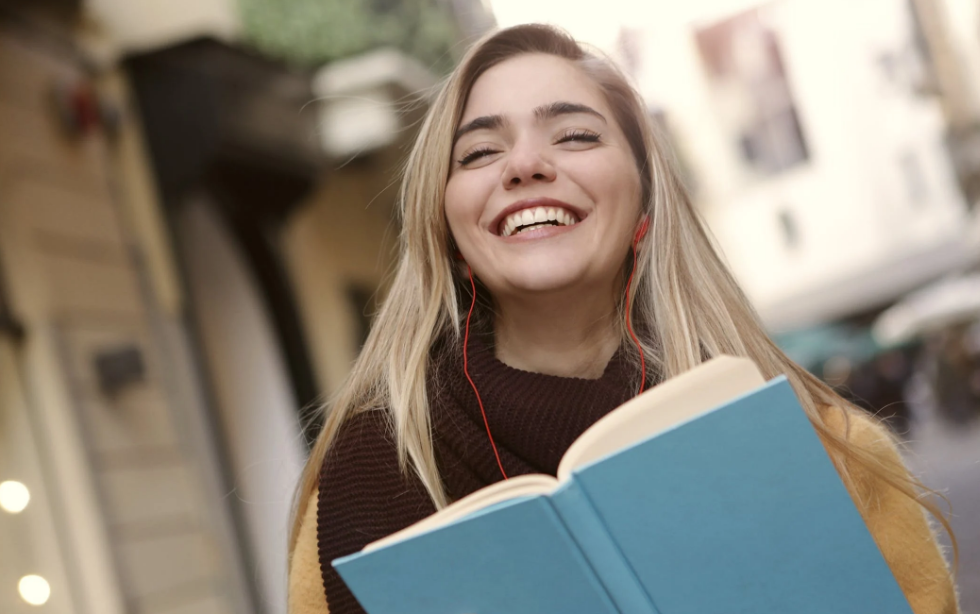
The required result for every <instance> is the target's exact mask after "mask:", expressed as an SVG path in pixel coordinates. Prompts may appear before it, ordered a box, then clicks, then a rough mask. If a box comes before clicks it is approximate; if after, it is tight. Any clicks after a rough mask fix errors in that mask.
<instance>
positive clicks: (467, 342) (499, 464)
mask: <svg viewBox="0 0 980 614" xmlns="http://www.w3.org/2000/svg"><path fill="white" fill-rule="evenodd" d="M466 271H467V272H468V273H469V275H470V287H471V288H472V289H473V300H472V302H470V312H469V313H468V314H466V333H465V335H464V336H463V373H464V374H466V379H467V380H468V381H469V382H470V386H471V387H472V388H473V394H475V395H476V402H477V403H478V404H479V405H480V414H482V415H483V425H484V426H486V427H487V437H489V438H490V447H491V448H493V455H494V457H495V458H496V459H497V467H499V468H500V475H502V476H504V479H505V480H507V479H509V478H508V477H507V472H506V471H504V464H503V463H502V462H500V452H498V451H497V444H496V442H494V440H493V434H491V433H490V421H489V420H487V410H486V409H484V408H483V399H481V398H480V391H479V390H477V389H476V384H475V383H473V378H472V377H470V370H469V359H468V357H467V349H468V348H469V345H470V318H472V317H473V308H474V307H475V306H476V282H474V281H473V269H471V268H470V265H468V264H467V265H466Z"/></svg>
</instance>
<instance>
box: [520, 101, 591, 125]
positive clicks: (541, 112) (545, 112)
mask: <svg viewBox="0 0 980 614" xmlns="http://www.w3.org/2000/svg"><path fill="white" fill-rule="evenodd" d="M575 113H587V114H589V115H595V116H596V117H598V118H599V119H601V120H602V122H603V123H606V118H605V117H603V116H602V113H600V112H598V111H596V110H595V109H593V108H592V107H590V106H588V105H584V104H579V103H577V102H564V101H559V102H552V103H551V104H546V105H543V106H540V107H538V108H536V109H534V117H536V118H537V119H538V121H544V120H547V119H554V118H556V117H558V116H559V115H571V114H575Z"/></svg>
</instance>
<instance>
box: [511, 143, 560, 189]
mask: <svg viewBox="0 0 980 614" xmlns="http://www.w3.org/2000/svg"><path fill="white" fill-rule="evenodd" d="M555 175H556V173H555V167H554V165H553V164H552V163H551V161H549V160H548V159H547V157H546V155H545V152H543V151H541V150H540V149H539V148H538V147H537V146H536V145H535V144H532V143H525V144H521V145H518V146H515V147H514V148H513V149H512V150H511V151H510V153H509V155H508V157H507V166H506V167H505V168H504V174H503V178H502V179H503V184H504V188H505V189H508V190H511V189H514V188H516V187H519V186H526V185H529V184H533V183H536V182H543V183H548V182H551V181H554V180H555Z"/></svg>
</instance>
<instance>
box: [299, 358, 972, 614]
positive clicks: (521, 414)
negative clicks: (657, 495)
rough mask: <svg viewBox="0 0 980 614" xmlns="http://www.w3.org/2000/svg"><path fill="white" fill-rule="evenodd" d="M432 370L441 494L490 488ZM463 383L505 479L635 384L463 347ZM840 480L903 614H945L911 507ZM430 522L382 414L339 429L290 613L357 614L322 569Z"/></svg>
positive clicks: (953, 609)
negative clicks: (535, 369) (906, 605)
mask: <svg viewBox="0 0 980 614" xmlns="http://www.w3.org/2000/svg"><path fill="white" fill-rule="evenodd" d="M473 350H476V351H473ZM433 367H434V368H433V369H431V371H432V373H431V376H430V380H429V393H430V401H431V411H432V423H433V430H434V433H435V448H436V455H437V462H438V464H439V469H440V472H441V475H442V476H443V480H444V484H445V486H446V488H447V490H448V491H449V493H450V494H451V496H452V497H453V498H459V497H462V496H465V495H466V494H469V493H470V492H473V491H475V490H477V489H479V488H482V487H483V486H486V485H487V484H490V483H492V482H495V481H497V480H499V479H500V472H499V469H497V466H496V461H495V460H494V457H493V453H492V450H491V448H490V445H489V442H488V440H487V435H486V430H485V428H484V426H483V421H482V417H481V416H480V410H479V406H478V405H477V403H476V399H475V397H474V396H473V391H472V389H471V388H470V387H469V384H468V383H467V382H466V379H465V378H464V377H463V376H462V365H461V364H460V361H459V359H458V358H457V357H454V356H452V355H448V357H447V356H445V355H444V356H443V357H442V358H441V359H439V360H437V361H435V364H434V365H433ZM470 372H471V374H472V375H473V377H474V380H475V382H476V384H477V387H478V389H479V390H480V395H481V397H482V398H483V401H484V405H485V407H486V409H487V415H488V420H489V422H490V426H491V429H492V431H493V435H494V439H495V441H496V442H497V446H498V448H499V449H500V452H501V458H502V461H503V465H504V468H505V469H506V471H507V472H508V474H509V475H518V474H522V473H529V472H537V473H549V474H552V475H554V473H555V472H556V470H557V466H558V462H559V460H560V458H561V456H562V454H563V453H564V452H565V450H566V449H567V448H568V446H569V445H570V444H571V442H572V441H574V440H575V438H576V437H578V435H579V434H581V433H582V432H583V431H584V430H585V429H586V428H588V427H589V426H590V425H591V424H592V423H593V422H595V421H596V420H597V419H598V418H600V417H602V416H603V415H605V414H606V413H608V412H609V411H611V410H612V409H614V408H615V407H617V406H618V405H620V404H622V403H623V402H624V401H626V400H627V399H628V398H630V397H631V396H632V395H633V392H634V391H635V387H636V384H637V382H636V381H635V379H636V378H634V377H632V376H631V374H630V372H629V367H628V363H627V361H626V360H625V359H624V357H623V356H622V355H620V354H617V355H616V356H615V357H613V359H612V360H611V361H610V363H609V365H608V366H607V367H606V370H605V373H604V374H603V376H602V377H601V378H600V379H598V380H581V379H572V378H560V377H553V376H547V375H540V374H534V373H528V372H524V371H519V370H516V369H512V368H509V367H507V366H505V365H503V364H502V363H500V362H499V361H497V360H496V358H495V357H494V356H493V353H492V350H490V349H488V348H487V346H480V347H479V348H477V347H472V346H471V354H470ZM656 380H657V378H656V377H653V378H651V377H650V376H648V379H647V381H648V382H649V381H654V382H656ZM842 418H843V413H842V412H841V411H839V410H836V409H834V408H826V416H825V420H826V422H827V425H828V426H829V427H830V428H831V429H832V430H834V431H837V432H840V433H841V434H844V433H845V432H847V433H848V438H849V439H850V440H852V441H853V442H854V443H856V444H857V445H860V446H861V447H863V448H865V449H867V450H869V451H871V452H872V453H874V454H875V455H876V456H877V457H878V458H879V460H880V462H881V463H882V464H883V465H886V466H889V467H893V468H894V469H895V470H899V471H900V470H903V469H904V467H903V466H902V462H901V459H900V458H899V455H898V453H897V451H896V450H895V448H894V446H893V444H892V443H891V441H890V439H889V438H888V437H887V435H886V434H885V433H884V431H883V430H882V428H881V427H880V426H879V425H877V424H876V423H874V422H872V421H871V420H870V419H867V418H863V417H860V416H855V417H854V419H852V420H851V428H849V429H847V428H845V426H844V423H843V421H842ZM842 475H843V476H845V478H846V479H845V482H846V483H847V486H848V489H849V490H850V492H851V494H852V496H853V497H854V499H855V503H856V504H857V506H858V508H859V510H860V511H861V514H862V516H864V519H865V521H866V522H867V523H868V527H869V529H870V530H871V533H872V535H873V536H874V538H875V540H876V542H877V543H878V546H879V547H880V548H881V550H882V554H883V555H884V557H885V560H886V561H887V562H888V564H889V565H890V566H891V568H892V571H893V572H894V573H895V577H896V579H897V580H898V582H899V585H900V586H901V587H902V589H903V591H904V592H905V594H906V597H908V599H909V601H910V603H911V605H912V609H913V611H914V612H915V613H916V614H956V613H957V612H958V611H959V610H958V607H957V603H956V602H957V599H956V593H955V589H954V587H953V583H952V580H951V578H950V575H949V571H948V568H947V566H946V563H945V561H944V560H943V556H942V553H941V551H940V549H939V547H938V545H937V542H936V537H935V534H934V533H933V531H932V529H931V527H930V526H929V524H928V522H927V521H926V518H925V516H924V514H923V511H922V508H921V507H919V506H918V504H916V503H915V502H914V501H912V500H911V499H908V498H907V497H905V496H904V495H902V494H900V493H898V492H897V491H895V490H894V489H892V488H891V487H890V486H888V485H887V484H885V483H884V482H883V481H881V480H880V479H878V478H877V477H874V476H872V475H870V474H867V473H866V472H864V471H858V470H857V469H856V468H851V469H847V470H842ZM433 511H434V507H433V505H432V502H431V501H430V500H429V498H428V496H427V495H426V493H425V490H424V489H423V488H422V486H421V484H420V483H419V482H418V480H417V479H416V478H406V477H405V476H403V475H402V473H401V472H400V471H399V469H398V464H397V458H396V452H395V445H394V441H393V438H392V435H391V431H390V427H389V425H388V423H387V419H386V417H385V414H384V412H380V411H377V412H366V413H362V414H359V415H357V416H355V417H354V418H352V419H351V420H349V422H348V423H347V424H346V425H344V427H342V430H341V433H340V435H339V437H338V439H337V441H336V443H335V445H334V446H333V447H332V448H331V451H330V452H329V454H328V456H327V458H326V459H325V461H324V465H323V469H322V471H321V476H320V488H319V492H318V494H317V495H316V496H314V497H313V498H311V500H310V501H309V502H308V503H307V505H306V507H305V513H303V520H302V523H301V530H300V536H299V541H298V543H297V546H296V551H295V552H294V554H293V558H292V561H291V566H290V606H289V611H290V614H328V607H327V606H328V604H329V614H349V613H354V612H356V613H361V612H363V610H362V609H361V608H360V606H359V605H358V603H357V601H356V600H355V599H354V597H353V596H352V595H351V593H350V592H349V591H348V589H347V587H346V586H345V585H344V584H343V582H342V581H341V580H340V578H339V576H338V575H337V574H336V572H335V571H334V570H333V568H332V567H331V566H330V561H331V560H333V559H335V558H337V557H339V556H343V555H346V554H351V553H353V552H356V551H358V550H360V549H361V548H362V547H363V546H364V545H366V544H368V543H370V542H371V541H374V540H376V539H380V538H381V537H384V536H386V535H389V534H391V533H393V532H395V531H397V530H400V529H402V528H404V527H406V526H408V525H409V524H411V523H413V522H415V521H417V520H421V519H422V518H424V517H425V516H427V515H429V514H431V513H432V512H433ZM314 537H315V539H314ZM314 542H315V543H314ZM320 580H322V583H321V582H320ZM828 590H833V587H828Z"/></svg>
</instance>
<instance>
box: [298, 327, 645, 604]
mask: <svg viewBox="0 0 980 614" xmlns="http://www.w3.org/2000/svg"><path fill="white" fill-rule="evenodd" d="M429 371H430V373H429V377H428V381H427V387H428V394H429V400H430V403H429V404H430V415H431V424H432V430H433V434H434V447H435V454H436V462H437V466H438V468H439V472H440V475H441V476H442V480H443V485H444V487H445V489H446V491H447V494H448V495H449V497H450V499H451V500H456V499H459V498H461V497H465V496H466V495H468V494H470V493H472V492H474V491H476V490H479V489H480V488H483V487H484V486H487V485H489V484H492V483H494V482H497V481H499V480H501V479H502V476H501V474H500V469H499V468H498V466H497V461H496V459H495V457H494V454H493V450H492V448H491V446H490V442H489V439H488V437H487V431H486V427H485V426H484V423H483V417H482V415H481V412H480V407H479V405H478V403H477V400H476V396H475V394H474V393H473V389H472V388H471V387H470V384H469V382H468V381H467V380H466V378H465V376H464V375H463V364H462V354H461V351H460V350H458V349H454V350H445V351H442V352H437V353H436V355H435V357H434V358H433V359H432V360H431V361H430V368H429ZM631 371H632V369H631V368H630V366H629V364H628V362H627V360H626V357H625V355H624V352H623V351H622V350H620V351H619V352H617V354H616V355H615V356H613V358H612V359H611V360H610V361H609V364H608V365H607V366H606V369H605V372H604V373H603V374H602V377H600V378H599V379H596V380H586V379H578V378H568V377H556V376H551V375H542V374H539V373H530V372H527V371H521V370H518V369H514V368H511V367H508V366H507V365H504V364H503V363H501V362H500V361H499V360H497V359H496V357H495V356H494V352H493V350H492V348H491V347H490V346H489V345H488V344H487V343H486V342H485V341H480V340H477V341H475V342H474V340H472V339H471V341H470V350H469V372H470V375H471V376H472V378H473V381H474V383H475V384H476V387H477V389H478V390H479V392H480V397H481V398H482V400H483V405H484V407H485V409H486V413H487V421H488V422H489V424H490V430H491V432H492V433H493V438H494V441H495V442H496V444H497V448H498V451H499V453H500V458H501V462H502V464H503V467H504V470H505V471H506V472H507V474H508V475H509V476H511V477H513V476H516V475H521V474H527V473H546V474H550V475H555V474H556V472H557V470H558V463H559V461H560V460H561V457H562V455H563V454H564V453H565V451H566V450H567V449H568V447H569V446H570V445H571V444H572V442H573V441H575V439H576V438H577V437H578V436H579V435H581V434H582V432H583V431H585V429H587V428H588V427H589V426H591V425H592V424H593V423H594V422H595V421H596V420H598V419H599V418H601V417H603V416H604V415H606V414H607V413H609V412H610V411H611V410H613V409H615V408H616V407H617V406H619V405H621V404H622V403H624V402H625V401H627V400H628V399H630V398H631V397H632V396H633V395H634V394H635V393H636V386H637V385H638V379H639V378H638V377H635V375H636V374H632V375H631ZM653 383H656V378H655V377H654V378H651V377H650V376H648V378H647V385H648V386H649V385H652V384H653ZM434 511H435V507H434V505H433V503H432V501H431V499H430V498H429V496H428V494H427V493H426V491H425V488H424V487H423V486H422V484H421V482H420V480H419V479H418V478H417V477H416V476H415V475H414V474H410V475H408V476H406V475H404V474H403V473H402V472H401V471H400V470H399V468H398V459H397V454H396V448H395V442H394V437H393V435H392V429H391V425H390V423H389V420H388V416H387V412H384V411H366V412H362V413H359V414H356V415H355V416H353V417H351V418H350V419H349V420H348V421H347V422H346V423H345V424H344V425H343V426H342V427H341V430H340V433H339V434H338V437H337V439H336V440H335V443H334V444H333V445H332V446H331V448H330V451H329V452H328V454H327V456H326V458H325V459H324V463H323V467H322V469H321V472H320V491H319V500H318V517H317V540H318V548H319V558H320V570H321V574H322V576H323V585H324V589H325V591H326V595H327V603H328V606H329V608H330V612H331V614H355V613H356V614H362V613H363V612H364V610H363V609H362V608H361V607H360V605H359V604H358V603H357V600H356V599H355V598H354V597H353V595H352V594H351V593H350V591H349V590H348V589H347V587H346V585H344V583H343V581H342V580H341V579H340V577H339V576H338V575H337V573H336V571H334V569H333V567H332V566H331V565H330V561H332V560H333V559H336V558H338V557H340V556H344V555H347V554H352V553H354V552H357V551H358V550H360V549H361V548H363V547H364V546H365V545H367V544H368V543H370V542H372V541H374V540H377V539H380V538H382V537H385V536H386V535H390V534H391V533H394V532H395V531H398V530H401V529H403V528H405V527H407V526H408V525H410V524H412V523H414V522H417V521H419V520H421V519H423V518H425V517H426V516H428V515H430V514H432V513H433V512H434Z"/></svg>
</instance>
